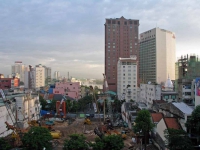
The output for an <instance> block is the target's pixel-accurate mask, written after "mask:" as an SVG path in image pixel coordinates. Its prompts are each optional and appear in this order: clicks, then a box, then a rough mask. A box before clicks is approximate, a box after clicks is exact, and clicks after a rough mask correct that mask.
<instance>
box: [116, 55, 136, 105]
mask: <svg viewBox="0 0 200 150" xmlns="http://www.w3.org/2000/svg"><path fill="white" fill-rule="evenodd" d="M136 59H137V57H136V56H135V57H133V58H119V61H118V64H117V95H118V99H120V100H123V99H125V100H126V102H130V100H133V101H135V102H136V101H137V66H138V65H137V61H136Z"/></svg>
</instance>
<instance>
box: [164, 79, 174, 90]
mask: <svg viewBox="0 0 200 150" xmlns="http://www.w3.org/2000/svg"><path fill="white" fill-rule="evenodd" d="M173 87H174V86H173V83H172V81H171V80H170V78H169V76H168V79H167V81H166V82H165V88H170V89H171V88H173Z"/></svg>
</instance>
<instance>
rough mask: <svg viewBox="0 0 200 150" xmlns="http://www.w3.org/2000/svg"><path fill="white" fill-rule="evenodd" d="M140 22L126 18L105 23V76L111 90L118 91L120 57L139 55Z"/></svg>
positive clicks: (107, 20) (109, 20)
mask: <svg viewBox="0 0 200 150" xmlns="http://www.w3.org/2000/svg"><path fill="white" fill-rule="evenodd" d="M138 27H139V20H133V19H125V18H124V17H121V18H115V19H112V18H111V19H106V22H105V75H106V77H107V82H108V87H109V90H111V91H114V92H116V91H117V62H118V59H119V57H122V58H129V57H130V56H131V55H136V56H137V55H138V49H139V47H138V32H139V30H138Z"/></svg>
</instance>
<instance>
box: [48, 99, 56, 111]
mask: <svg viewBox="0 0 200 150" xmlns="http://www.w3.org/2000/svg"><path fill="white" fill-rule="evenodd" d="M56 102H57V101H56V100H54V99H53V100H52V101H51V103H50V104H49V110H54V111H56Z"/></svg>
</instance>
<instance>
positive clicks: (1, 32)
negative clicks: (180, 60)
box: [0, 0, 200, 79]
mask: <svg viewBox="0 0 200 150" xmlns="http://www.w3.org/2000/svg"><path fill="white" fill-rule="evenodd" d="M199 8H200V1H199V0H176V1H175V0H142V1H141V0H0V73H2V74H4V75H8V74H11V65H13V64H14V62H15V61H22V62H23V63H24V64H26V65H32V66H35V65H37V64H42V65H45V66H48V67H51V68H52V73H53V72H54V71H60V73H61V75H62V76H67V74H68V72H69V74H70V76H72V77H76V78H99V79H101V78H103V76H102V73H103V72H104V50H105V49H104V37H105V35H104V34H105V32H104V23H105V18H120V17H121V16H124V17H125V18H126V19H138V20H139V22H140V26H139V33H142V32H144V31H147V30H150V29H152V28H155V27H156V26H157V27H159V28H163V29H166V30H169V31H172V32H174V33H175V34H176V57H180V56H181V55H186V54H189V55H191V54H196V55H199V53H200V49H199V43H200V19H199V14H200V9H199Z"/></svg>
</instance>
